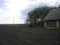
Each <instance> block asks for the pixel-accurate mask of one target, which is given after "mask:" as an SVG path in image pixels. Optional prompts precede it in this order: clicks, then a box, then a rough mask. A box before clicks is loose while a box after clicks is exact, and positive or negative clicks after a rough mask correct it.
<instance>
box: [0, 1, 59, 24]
mask: <svg viewBox="0 0 60 45" xmlns="http://www.w3.org/2000/svg"><path fill="white" fill-rule="evenodd" d="M59 2H60V1H59V0H58V1H57V0H0V24H24V23H25V21H26V18H27V13H28V11H30V10H32V9H34V8H36V7H39V6H43V5H48V6H54V5H57V6H58V4H60V3H59Z"/></svg>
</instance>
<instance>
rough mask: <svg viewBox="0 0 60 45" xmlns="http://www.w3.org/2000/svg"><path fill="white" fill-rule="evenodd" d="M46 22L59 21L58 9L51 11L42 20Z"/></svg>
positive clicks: (59, 10) (59, 13)
mask: <svg viewBox="0 0 60 45" xmlns="http://www.w3.org/2000/svg"><path fill="white" fill-rule="evenodd" d="M46 20H60V8H57V9H53V10H51V11H50V12H49V13H48V15H47V16H46V17H45V18H44V21H46Z"/></svg>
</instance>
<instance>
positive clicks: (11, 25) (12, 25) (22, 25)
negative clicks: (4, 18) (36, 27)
mask: <svg viewBox="0 0 60 45" xmlns="http://www.w3.org/2000/svg"><path fill="white" fill-rule="evenodd" d="M0 26H6V27H28V25H27V24H0Z"/></svg>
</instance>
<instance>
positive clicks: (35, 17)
mask: <svg viewBox="0 0 60 45" xmlns="http://www.w3.org/2000/svg"><path fill="white" fill-rule="evenodd" d="M52 9H54V7H48V6H44V7H38V8H35V9H34V10H31V11H30V12H28V18H27V23H28V22H29V25H30V26H31V25H32V26H33V27H36V25H37V23H38V22H40V21H42V20H43V19H44V17H45V16H46V15H47V14H48V12H49V11H50V10H52Z"/></svg>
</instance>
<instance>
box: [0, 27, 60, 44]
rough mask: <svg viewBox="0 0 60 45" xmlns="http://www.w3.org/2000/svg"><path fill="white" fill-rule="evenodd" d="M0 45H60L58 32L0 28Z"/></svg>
mask: <svg viewBox="0 0 60 45" xmlns="http://www.w3.org/2000/svg"><path fill="white" fill-rule="evenodd" d="M0 45H60V31H58V30H46V29H43V28H13V27H3V26H2V27H0Z"/></svg>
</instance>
